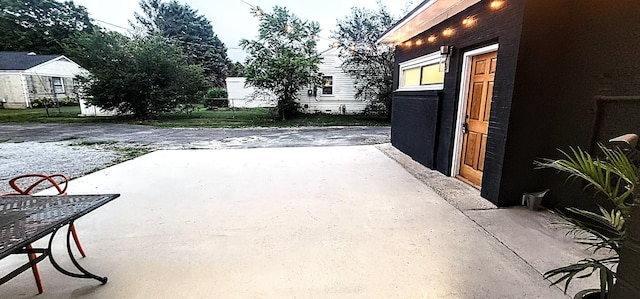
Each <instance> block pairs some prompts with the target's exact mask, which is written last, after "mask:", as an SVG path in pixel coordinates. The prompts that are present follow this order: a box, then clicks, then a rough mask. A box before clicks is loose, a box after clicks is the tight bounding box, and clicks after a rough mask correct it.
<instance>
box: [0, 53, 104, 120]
mask: <svg viewBox="0 0 640 299" xmlns="http://www.w3.org/2000/svg"><path fill="white" fill-rule="evenodd" d="M83 73H88V71H87V70H86V69H84V68H83V67H82V66H80V65H79V64H77V63H75V62H73V61H72V60H71V59H69V58H67V57H65V56H63V55H37V54H35V53H27V52H0V103H2V104H3V105H2V106H3V107H4V108H14V109H20V108H29V107H31V103H32V101H33V100H35V99H38V98H50V99H53V100H54V101H55V100H56V99H57V100H62V99H63V98H65V97H70V98H76V99H77V98H78V97H79V93H78V88H77V84H76V81H75V79H74V78H75V76H76V75H79V74H83ZM79 104H80V111H81V115H113V113H110V112H107V111H103V110H102V109H99V108H96V107H93V106H87V105H86V103H85V101H84V99H82V98H80V100H79Z"/></svg>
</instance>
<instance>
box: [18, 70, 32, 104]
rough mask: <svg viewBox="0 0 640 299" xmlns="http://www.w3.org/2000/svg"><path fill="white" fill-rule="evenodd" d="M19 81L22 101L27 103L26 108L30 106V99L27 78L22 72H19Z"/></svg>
mask: <svg viewBox="0 0 640 299" xmlns="http://www.w3.org/2000/svg"><path fill="white" fill-rule="evenodd" d="M20 81H21V82H22V94H23V95H24V103H25V104H26V105H27V108H31V101H30V100H29V90H28V89H27V79H26V78H25V77H24V74H23V73H21V74H20Z"/></svg>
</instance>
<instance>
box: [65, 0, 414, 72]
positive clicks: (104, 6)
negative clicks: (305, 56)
mask: <svg viewBox="0 0 640 299" xmlns="http://www.w3.org/2000/svg"><path fill="white" fill-rule="evenodd" d="M167 1H168V0H167ZM74 2H75V3H76V4H78V5H82V6H84V7H86V8H87V11H88V12H89V15H90V16H91V18H93V19H95V20H96V23H97V24H99V25H100V26H102V27H105V28H108V29H112V30H117V31H120V32H123V33H124V32H126V30H124V29H121V28H118V27H113V26H109V25H107V24H105V23H101V22H99V21H103V22H108V23H112V24H115V25H118V26H121V27H126V28H129V23H128V20H133V13H134V11H139V5H138V0H74ZM178 2H180V3H184V4H188V5H189V6H191V7H192V8H194V9H197V10H198V12H199V13H200V14H202V15H204V16H205V17H206V18H207V19H209V21H211V25H213V31H214V32H215V33H216V34H217V35H218V38H220V40H222V42H223V43H224V44H225V45H226V46H227V48H228V49H229V51H228V54H229V58H230V59H231V60H233V61H243V60H244V57H245V56H246V54H245V53H244V51H243V50H242V49H240V48H239V46H238V43H239V41H240V40H241V39H243V38H246V39H253V38H255V37H256V36H257V35H258V21H257V19H256V18H255V17H253V15H252V14H251V13H250V12H251V6H249V4H251V5H254V6H260V8H262V9H264V10H265V11H266V12H270V11H271V8H272V7H273V6H275V5H278V6H284V7H286V8H288V9H289V11H290V12H292V13H294V14H295V15H297V16H298V17H300V18H301V19H303V20H309V21H318V22H320V28H321V29H322V31H321V32H320V37H321V38H324V39H321V40H320V41H319V43H318V50H320V51H322V50H325V49H327V48H328V47H329V44H330V41H329V40H326V39H329V36H330V34H331V31H332V30H334V29H335V25H336V19H344V18H345V16H347V15H349V14H350V9H351V7H354V6H357V7H367V8H376V7H377V6H376V0H307V1H305V0H245V2H247V3H249V4H247V3H245V2H243V1H242V0H178ZM382 2H383V3H384V4H385V5H386V6H387V8H388V9H389V11H390V12H391V13H393V14H395V15H401V14H402V10H403V9H404V7H405V6H406V3H405V1H403V0H395V1H394V0H382ZM420 2H421V1H420V0H414V1H413V5H410V9H412V8H413V7H415V5H417V4H419V3H420ZM98 20H99V21H98Z"/></svg>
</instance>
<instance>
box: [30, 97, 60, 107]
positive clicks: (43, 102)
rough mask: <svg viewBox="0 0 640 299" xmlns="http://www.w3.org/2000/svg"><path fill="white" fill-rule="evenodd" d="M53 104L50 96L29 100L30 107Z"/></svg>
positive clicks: (50, 105) (51, 105)
mask: <svg viewBox="0 0 640 299" xmlns="http://www.w3.org/2000/svg"><path fill="white" fill-rule="evenodd" d="M53 106H55V104H54V103H53V100H52V99H51V98H35V99H33V100H31V108H44V107H53Z"/></svg>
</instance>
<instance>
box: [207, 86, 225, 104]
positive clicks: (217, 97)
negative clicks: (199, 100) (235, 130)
mask: <svg viewBox="0 0 640 299" xmlns="http://www.w3.org/2000/svg"><path fill="white" fill-rule="evenodd" d="M228 97H229V95H228V94H227V90H226V89H224V88H220V87H215V88H211V89H209V91H207V94H206V95H205V98H204V102H203V104H204V107H205V108H207V109H214V108H218V107H229V100H228V99H227V98H228ZM223 99H224V100H223Z"/></svg>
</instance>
